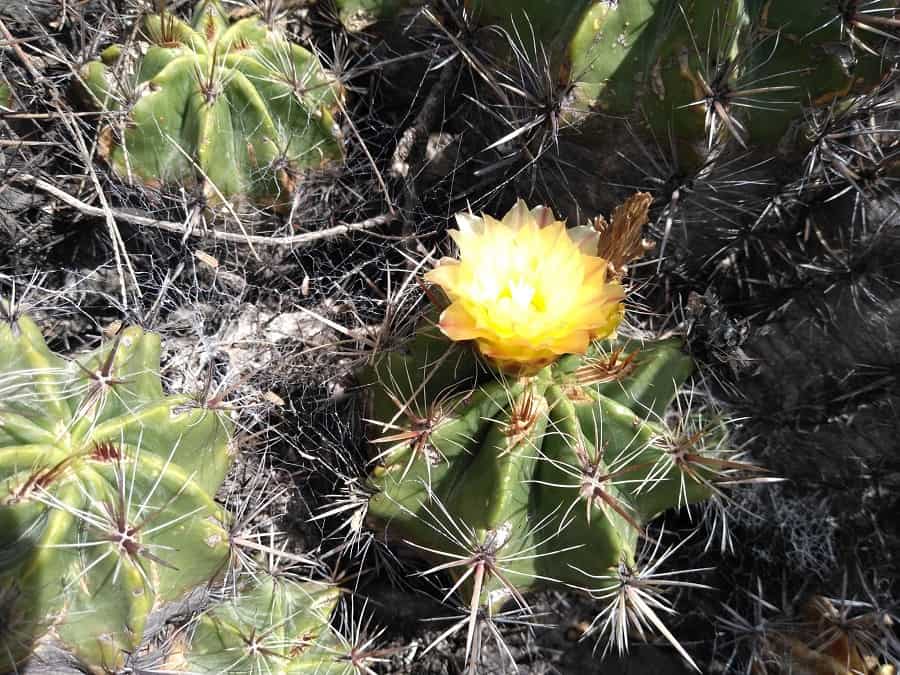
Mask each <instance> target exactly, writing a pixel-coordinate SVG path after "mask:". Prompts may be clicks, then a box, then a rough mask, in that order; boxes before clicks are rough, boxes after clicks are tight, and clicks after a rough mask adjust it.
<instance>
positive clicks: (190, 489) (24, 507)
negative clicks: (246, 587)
mask: <svg viewBox="0 0 900 675" xmlns="http://www.w3.org/2000/svg"><path fill="white" fill-rule="evenodd" d="M159 355H160V340H159V337H158V336H157V335H154V334H151V333H146V332H144V331H143V330H141V329H140V328H138V327H134V326H132V327H128V328H124V329H122V330H120V331H119V332H117V333H116V335H115V337H114V338H113V339H111V340H109V341H108V342H107V343H106V344H104V345H103V346H101V347H99V348H98V349H96V350H95V351H93V352H90V353H88V354H85V355H77V356H72V357H63V356H60V355H58V354H55V353H53V352H52V351H50V349H49V348H48V347H47V345H46V343H45V341H44V339H43V337H42V335H41V332H40V329H39V328H38V327H37V325H35V323H34V322H33V321H32V320H31V319H29V318H28V317H26V316H18V317H17V316H15V315H12V316H10V317H9V318H8V320H6V321H4V322H3V323H2V324H0V392H2V396H0V550H2V554H0V604H2V612H3V620H2V621H0V642H2V648H0V665H2V666H3V669H4V670H7V669H8V670H13V671H14V670H15V669H16V667H17V664H18V663H19V662H21V661H24V660H26V659H28V658H29V657H30V656H31V655H33V654H34V653H36V652H39V650H40V648H41V645H42V644H43V643H45V642H53V643H54V644H57V645H58V644H59V643H61V644H62V646H63V647H64V648H65V649H66V650H68V651H70V652H71V653H73V654H74V655H75V656H76V657H77V659H78V660H80V661H81V662H82V664H83V666H84V667H85V668H87V669H88V670H89V671H91V672H114V671H117V669H119V668H121V667H122V665H123V664H124V660H125V658H126V655H127V654H128V653H130V652H133V651H134V650H136V649H137V647H138V646H139V645H140V644H141V640H142V638H143V637H144V627H145V624H146V621H147V617H148V615H149V614H150V613H151V612H153V611H154V610H156V609H157V608H160V607H162V606H163V605H164V604H165V603H169V602H173V601H177V600H179V599H180V598H182V597H183V596H184V595H185V594H186V593H187V592H188V591H191V590H192V589H195V588H197V587H201V586H203V585H205V584H208V583H209V582H210V581H212V580H214V579H215V578H216V577H217V575H218V574H219V573H220V572H222V571H223V570H224V569H225V568H226V566H227V563H228V561H229V554H230V542H229V534H228V531H227V530H226V529H225V528H226V527H227V517H226V514H225V513H224V512H223V511H222V509H221V508H220V507H219V506H218V505H217V504H216V502H215V501H214V499H213V496H214V494H215V492H216V490H217V489H218V487H219V486H220V484H221V483H222V481H223V479H224V477H225V474H226V472H227V471H228V469H229V466H230V463H231V457H232V449H231V447H230V442H231V436H232V424H231V422H230V421H229V419H228V417H227V416H226V415H225V414H224V413H223V412H221V411H219V410H216V409H215V406H210V405H204V404H203V403H201V402H197V401H195V400H194V399H192V398H191V397H189V396H186V395H172V396H167V395H165V394H164V393H163V389H162V385H161V383H160V377H159Z"/></svg>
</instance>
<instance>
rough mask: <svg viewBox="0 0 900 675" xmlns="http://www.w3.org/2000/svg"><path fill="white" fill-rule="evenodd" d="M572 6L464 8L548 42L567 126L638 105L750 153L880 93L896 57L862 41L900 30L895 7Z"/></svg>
mask: <svg viewBox="0 0 900 675" xmlns="http://www.w3.org/2000/svg"><path fill="white" fill-rule="evenodd" d="M564 4H565V5H566V9H565V10H564V11H563V10H561V8H560V7H559V6H558V5H559V3H547V2H542V1H541V0H505V1H504V2H488V1H486V0H468V2H467V6H468V7H469V8H470V9H471V11H472V13H473V15H474V16H475V17H476V19H477V20H480V21H482V22H485V21H491V22H494V21H496V22H499V23H500V24H501V25H504V26H505V27H506V28H507V29H508V30H509V31H510V32H513V31H515V32H516V33H518V35H519V36H520V37H521V39H522V42H523V43H524V44H525V45H526V47H527V45H528V44H529V43H530V42H531V39H532V35H533V36H534V37H535V38H536V41H537V42H538V43H539V44H541V45H542V46H543V48H544V49H545V50H546V53H547V55H548V60H549V64H550V66H551V69H552V75H553V77H555V78H556V80H557V84H558V85H559V86H560V87H561V88H562V89H563V91H564V92H565V94H564V104H563V115H564V117H566V118H568V119H569V121H577V120H579V119H581V118H583V117H584V116H585V114H586V113H589V112H592V111H602V112H605V113H611V114H615V115H624V116H632V115H633V114H634V112H635V111H636V110H640V111H641V114H639V115H638V117H637V119H638V120H639V121H641V122H645V121H646V122H647V123H648V124H649V126H650V128H651V129H652V130H653V131H654V132H655V133H657V134H658V135H660V134H661V135H663V136H665V135H668V134H669V133H670V132H671V134H672V136H673V137H674V138H676V139H678V140H679V141H682V142H684V141H692V142H695V143H696V142H697V141H707V145H711V141H712V140H713V137H714V136H715V135H716V134H717V133H721V132H727V133H728V134H729V135H731V136H733V137H734V138H736V139H737V140H738V141H739V142H740V143H741V144H742V145H745V146H747V145H749V144H750V143H751V142H752V143H754V144H759V145H769V146H772V145H774V144H775V143H777V142H778V141H779V140H780V139H781V138H782V136H783V135H784V134H785V132H786V131H787V130H788V128H789V127H790V125H791V124H792V123H793V122H794V121H795V120H797V119H798V118H800V113H801V111H802V108H803V107H804V106H806V105H810V104H811V105H821V104H824V103H827V102H830V101H831V100H833V99H834V98H835V97H836V96H841V95H845V94H847V93H850V92H853V91H866V90H871V89H872V88H873V87H874V86H875V85H876V84H877V83H878V82H879V81H880V79H881V78H882V76H883V75H884V74H885V73H886V72H887V70H888V69H889V67H890V61H889V59H883V58H882V57H881V55H880V54H879V53H878V51H876V49H873V47H871V46H869V45H868V44H867V43H866V41H864V37H865V39H866V40H869V39H870V38H871V39H874V40H880V41H884V40H885V39H887V41H888V42H890V41H891V38H893V39H894V40H896V39H897V38H898V35H897V32H898V28H900V23H898V20H897V19H896V18H894V16H893V13H894V12H896V9H895V8H894V3H892V2H887V1H878V2H874V3H865V6H863V4H864V3H861V2H855V0H834V1H833V2H826V3H823V2H821V0H802V1H801V2H794V3H788V2H777V1H774V0H767V1H765V2H763V1H762V0H728V1H727V2H721V1H719V0H714V1H710V0H689V1H685V2H674V1H672V0H637V1H635V2H619V3H615V2H589V1H588V0H568V2H566V3H564ZM526 17H527V20H526ZM863 36H864V37H863ZM747 110H749V111H750V112H749V114H748V113H747Z"/></svg>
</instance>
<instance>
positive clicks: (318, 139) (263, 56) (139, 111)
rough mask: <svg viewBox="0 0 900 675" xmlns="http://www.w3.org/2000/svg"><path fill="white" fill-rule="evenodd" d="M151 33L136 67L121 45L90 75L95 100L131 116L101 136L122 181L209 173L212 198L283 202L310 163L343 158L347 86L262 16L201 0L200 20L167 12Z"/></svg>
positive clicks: (188, 180)
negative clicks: (237, 16) (242, 15)
mask: <svg viewBox="0 0 900 675" xmlns="http://www.w3.org/2000/svg"><path fill="white" fill-rule="evenodd" d="M143 36H144V37H145V38H146V39H147V41H148V42H149V43H150V44H149V46H148V48H147V50H146V53H145V54H143V55H142V56H140V57H138V61H137V64H136V65H135V67H134V69H135V72H134V73H133V74H132V75H129V74H127V73H126V72H125V70H126V68H127V67H128V66H129V64H128V63H126V62H125V59H124V56H123V53H124V52H123V49H122V48H121V47H118V46H113V47H111V48H108V49H107V50H105V51H104V52H103V54H102V58H101V60H99V61H92V62H90V63H88V64H87V65H86V66H84V68H83V69H82V72H81V76H82V80H83V82H84V84H85V86H86V88H87V90H88V93H89V95H90V97H91V98H92V104H93V105H94V106H96V107H99V108H101V109H105V110H110V111H120V112H121V113H122V117H121V120H120V122H119V123H113V124H111V125H110V126H109V127H107V128H106V129H105V130H104V132H103V136H102V144H101V154H102V155H103V156H104V157H105V158H106V160H107V161H108V162H109V164H110V166H111V167H112V169H113V171H115V172H116V174H118V175H119V176H120V177H122V178H125V179H126V180H136V181H138V182H141V183H144V184H146V185H152V186H161V185H173V184H194V183H196V182H198V181H202V182H203V184H204V192H205V195H206V197H207V198H208V199H209V200H210V201H211V202H213V203H216V202H220V201H221V200H222V199H225V200H229V201H231V200H233V201H237V202H240V201H250V202H253V203H256V204H263V205H265V204H270V203H274V204H276V205H282V204H283V203H284V202H285V200H286V199H287V197H288V196H289V195H290V194H291V193H292V192H293V189H294V187H295V185H296V183H297V181H298V180H300V179H301V176H302V172H303V171H304V170H307V169H313V168H316V167H321V166H323V165H325V164H327V163H329V162H333V161H335V160H339V159H341V158H342V156H343V148H342V144H341V139H340V134H339V132H338V130H337V127H336V125H335V121H334V118H333V114H334V112H335V111H336V109H337V108H338V106H339V99H340V97H341V89H340V87H339V86H338V85H337V84H336V83H335V82H334V80H333V79H332V78H331V77H330V76H329V75H328V74H327V73H326V72H325V71H324V70H323V69H322V66H321V64H320V63H319V60H318V59H317V58H316V56H315V55H314V54H313V53H311V52H309V51H308V50H306V49H304V48H303V47H301V46H299V45H297V44H294V43H292V42H291V41H290V40H288V39H287V38H286V37H285V36H284V35H283V34H281V33H280V32H278V31H276V30H273V29H270V28H269V27H267V26H266V24H265V23H264V22H263V21H262V20H261V19H259V18H257V17H251V18H246V19H242V20H239V21H236V22H234V23H229V19H228V17H227V15H226V14H225V13H224V11H223V10H222V7H221V6H220V5H219V3H218V2H217V0H202V1H201V2H200V3H199V4H198V5H197V7H196V10H195V12H194V18H193V21H192V23H191V24H187V23H185V22H183V21H181V20H180V19H178V18H177V17H175V16H173V15H171V14H169V13H166V12H162V13H160V14H154V15H151V16H148V17H147V19H146V20H145V22H144V30H143ZM123 82H124V83H125V84H124V86H123V84H122V83H123Z"/></svg>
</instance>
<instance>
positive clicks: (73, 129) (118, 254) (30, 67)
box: [0, 19, 141, 307]
mask: <svg viewBox="0 0 900 675" xmlns="http://www.w3.org/2000/svg"><path fill="white" fill-rule="evenodd" d="M0 35H2V36H3V37H4V38H6V40H8V41H10V43H11V46H12V49H13V51H14V52H15V53H16V56H18V58H19V60H20V61H21V62H22V65H23V66H25V69H26V70H27V71H28V72H29V74H30V75H31V76H32V77H33V78H34V79H35V81H36V82H44V81H45V80H46V78H45V77H44V76H43V75H42V74H41V72H40V71H39V70H38V69H37V68H35V67H34V64H33V63H32V62H31V58H30V57H29V56H28V54H27V53H25V51H24V50H23V49H22V47H20V46H19V45H18V44H17V43H16V42H15V38H14V36H13V34H12V33H11V32H10V30H9V28H7V27H6V24H5V23H4V22H3V19H0ZM50 92H51V95H52V97H53V104H54V106H55V107H56V111H57V112H58V113H59V114H60V116H61V118H62V120H63V122H64V123H65V125H66V127H67V128H68V129H69V131H70V133H72V135H73V136H75V138H76V140H77V141H78V144H79V146H80V150H81V152H82V155H83V157H84V160H85V162H86V163H87V168H88V171H89V172H90V176H91V182H92V183H93V184H94V187H95V189H96V190H97V193H98V194H97V196H98V198H99V199H100V203H101V204H102V205H103V209H102V210H101V213H100V214H98V215H101V216H103V217H104V218H105V219H106V226H107V228H108V229H109V235H110V239H111V240H112V247H113V257H114V259H115V263H116V271H117V272H118V274H119V285H120V287H121V291H122V304H123V305H124V306H126V307H127V306H128V289H127V287H126V285H125V274H124V267H123V265H122V257H123V256H124V258H125V267H127V268H128V271H129V272H130V273H131V278H132V280H133V281H134V282H135V288H136V289H137V293H138V295H140V294H141V291H140V287H139V285H138V284H137V277H136V275H135V272H134V268H133V267H132V265H131V259H130V258H129V257H128V250H127V249H126V248H125V243H124V242H123V241H122V235H121V233H120V232H119V230H118V228H117V227H116V223H115V220H114V219H113V217H112V209H111V208H110V206H109V203H108V202H107V201H106V196H105V195H104V194H103V190H102V188H101V187H100V180H99V179H98V178H97V173H96V172H95V171H94V167H93V166H92V155H91V154H89V153H88V151H87V146H86V145H85V143H84V139H83V138H82V137H81V134H80V133H79V132H78V129H77V124H76V122H75V120H73V119H71V118H69V117H68V116H67V115H66V111H65V110H64V109H63V106H62V104H61V102H60V99H59V96H58V95H57V93H56V90H55V88H54V87H52V86H51V87H50ZM68 113H69V114H71V111H68ZM48 185H49V183H48ZM49 186H50V187H53V186H52V185H49ZM120 246H121V251H120V248H119V247H120Z"/></svg>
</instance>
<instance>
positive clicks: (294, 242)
mask: <svg viewBox="0 0 900 675" xmlns="http://www.w3.org/2000/svg"><path fill="white" fill-rule="evenodd" d="M13 180H14V181H22V182H27V183H30V184H31V185H34V187H36V188H37V189H38V190H41V191H42V192H46V193H47V194H49V195H52V196H53V197H56V198H57V199H59V200H60V201H61V202H64V203H66V204H68V205H69V206H71V207H72V208H75V209H77V210H78V211H81V212H82V213H84V214H86V215H89V216H100V217H102V216H104V215H105V214H106V211H105V210H104V209H101V208H99V207H96V206H91V205H90V204H86V203H85V202H83V201H81V200H80V199H77V198H75V197H73V196H72V195H70V194H68V193H66V192H63V191H62V190H60V189H59V188H57V187H55V186H54V185H51V184H50V183H48V182H47V181H45V180H41V179H40V178H37V177H36V176H31V175H29V174H24V173H23V174H18V175H17V176H14V177H13ZM109 213H110V215H112V217H113V218H115V219H116V220H121V221H123V222H126V223H131V224H132V225H143V226H146V227H153V228H156V229H158V230H165V231H167V232H174V233H176V234H180V235H182V236H184V235H185V234H187V235H188V236H190V237H194V238H195V239H203V238H205V237H207V236H209V237H210V238H212V239H216V240H218V241H229V242H233V243H236V244H247V243H251V244H255V245H257V246H305V245H308V244H312V243H313V242H317V241H322V240H324V239H333V238H335V237H340V236H341V235H345V234H350V233H351V232H360V231H364V230H370V229H372V228H375V227H379V226H381V225H385V224H387V223H390V222H393V221H394V220H396V219H397V216H396V215H395V214H390V213H386V214H383V215H380V216H375V217H374V218H368V219H366V220H363V221H360V222H358V223H343V224H341V225H335V226H334V227H329V228H327V229H325V230H319V231H318V232H305V233H304V234H294V235H289V236H286V237H265V236H260V235H243V234H236V233H233V232H220V231H218V230H209V231H208V232H201V231H196V230H193V229H191V230H188V228H187V226H186V225H184V224H182V223H175V222H172V221H170V220H158V219H156V218H150V217H148V216H142V215H139V214H136V213H129V212H128V211H122V210H120V209H109Z"/></svg>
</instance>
